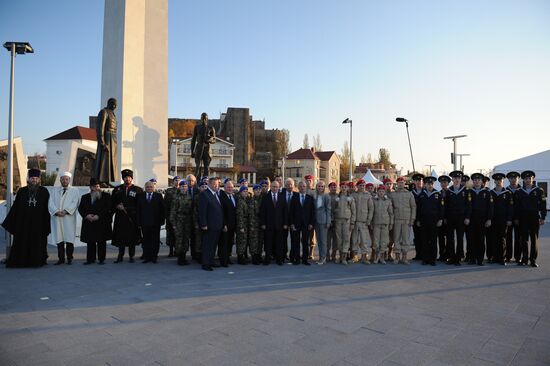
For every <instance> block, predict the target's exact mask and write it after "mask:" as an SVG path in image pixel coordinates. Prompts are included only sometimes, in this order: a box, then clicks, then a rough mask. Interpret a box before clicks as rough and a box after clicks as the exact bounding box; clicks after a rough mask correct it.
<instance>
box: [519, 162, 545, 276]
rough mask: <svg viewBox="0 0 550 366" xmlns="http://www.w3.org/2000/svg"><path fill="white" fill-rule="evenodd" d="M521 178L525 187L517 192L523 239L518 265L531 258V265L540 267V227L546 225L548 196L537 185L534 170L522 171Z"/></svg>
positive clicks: (520, 229)
mask: <svg viewBox="0 0 550 366" xmlns="http://www.w3.org/2000/svg"><path fill="white" fill-rule="evenodd" d="M521 179H522V180H523V187H521V189H519V190H518V191H517V192H516V200H517V203H516V212H517V213H516V219H517V220H518V224H519V231H520V240H521V242H520V243H521V244H520V252H521V262H518V265H527V259H529V262H530V265H531V267H538V264H537V256H538V251H539V244H538V241H539V240H538V239H539V228H540V226H541V225H544V220H545V219H546V196H545V195H544V191H543V190H542V189H541V188H539V187H537V186H536V185H535V172H534V171H532V170H526V171H524V172H522V173H521ZM529 243H531V246H530V247H529V246H528V244H529Z"/></svg>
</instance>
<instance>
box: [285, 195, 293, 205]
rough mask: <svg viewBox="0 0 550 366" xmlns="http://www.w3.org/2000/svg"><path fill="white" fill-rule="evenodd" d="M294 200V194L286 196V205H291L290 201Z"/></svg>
mask: <svg viewBox="0 0 550 366" xmlns="http://www.w3.org/2000/svg"><path fill="white" fill-rule="evenodd" d="M291 198H292V192H289V193H287V194H286V203H287V204H290V199H291Z"/></svg>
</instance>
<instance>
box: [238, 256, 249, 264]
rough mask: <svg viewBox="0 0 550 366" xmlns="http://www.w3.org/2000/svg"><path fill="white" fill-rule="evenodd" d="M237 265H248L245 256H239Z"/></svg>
mask: <svg viewBox="0 0 550 366" xmlns="http://www.w3.org/2000/svg"><path fill="white" fill-rule="evenodd" d="M237 263H238V264H241V265H246V264H248V261H247V260H246V258H245V257H244V255H239V256H238V258H237Z"/></svg>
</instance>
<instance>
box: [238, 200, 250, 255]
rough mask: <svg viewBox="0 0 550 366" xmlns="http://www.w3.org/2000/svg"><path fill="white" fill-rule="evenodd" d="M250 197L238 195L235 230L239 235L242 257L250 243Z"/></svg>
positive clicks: (239, 248) (239, 252) (239, 251)
mask: <svg viewBox="0 0 550 366" xmlns="http://www.w3.org/2000/svg"><path fill="white" fill-rule="evenodd" d="M249 200H250V198H248V197H247V198H243V197H242V196H240V195H239V196H237V212H236V216H237V228H236V230H235V233H236V237H237V256H238V257H239V258H242V257H244V256H245V254H246V247H247V244H248V231H249V230H248V222H249V215H250V207H249V203H248V201H249Z"/></svg>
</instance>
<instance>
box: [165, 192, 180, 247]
mask: <svg viewBox="0 0 550 366" xmlns="http://www.w3.org/2000/svg"><path fill="white" fill-rule="evenodd" d="M177 191H178V190H177V188H175V187H170V188H168V189H166V191H165V192H164V209H165V210H166V212H165V213H164V217H168V221H166V245H168V246H169V247H170V249H172V248H173V247H174V245H175V243H176V237H175V233H174V227H173V226H172V223H171V222H170V210H171V209H172V201H173V200H174V196H175V195H176V193H177Z"/></svg>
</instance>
